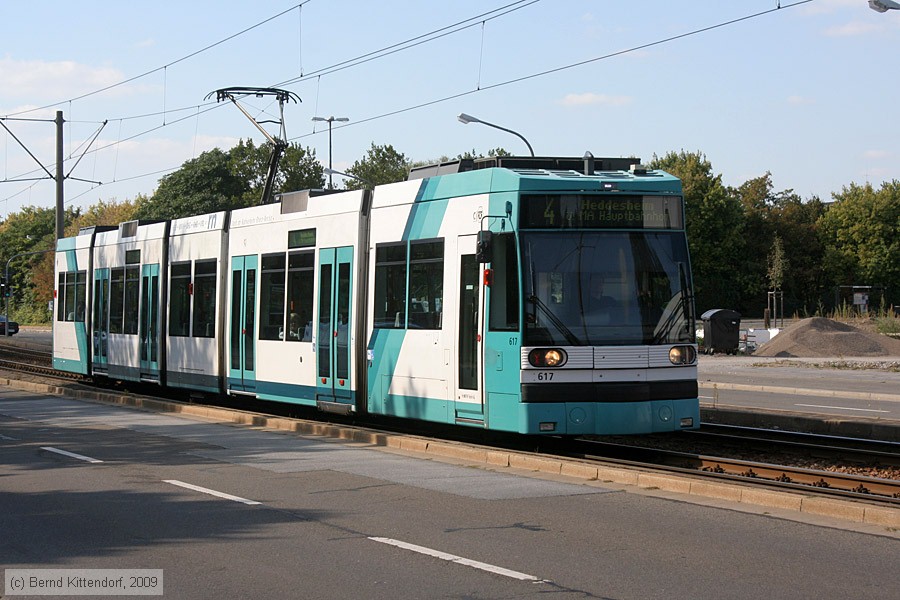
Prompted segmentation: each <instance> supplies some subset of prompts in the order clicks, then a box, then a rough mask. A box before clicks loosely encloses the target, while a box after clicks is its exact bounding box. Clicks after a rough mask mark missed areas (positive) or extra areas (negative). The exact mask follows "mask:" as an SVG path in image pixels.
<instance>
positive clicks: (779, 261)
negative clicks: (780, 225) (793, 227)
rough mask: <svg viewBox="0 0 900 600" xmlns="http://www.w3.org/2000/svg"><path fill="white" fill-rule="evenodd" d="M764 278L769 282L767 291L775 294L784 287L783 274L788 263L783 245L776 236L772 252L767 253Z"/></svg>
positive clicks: (779, 237)
mask: <svg viewBox="0 0 900 600" xmlns="http://www.w3.org/2000/svg"><path fill="white" fill-rule="evenodd" d="M767 262H768V268H767V269H766V277H767V279H768V280H769V289H771V290H773V291H775V292H777V291H779V290H780V289H781V288H782V286H783V285H784V273H785V271H787V268H788V265H789V264H790V261H789V260H788V259H787V257H786V256H785V255H784V243H783V242H782V241H781V236H779V235H776V236H775V241H774V242H772V251H771V252H769V259H768V261H767Z"/></svg>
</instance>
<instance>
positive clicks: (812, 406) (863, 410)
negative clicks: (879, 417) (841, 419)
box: [794, 404, 891, 413]
mask: <svg viewBox="0 0 900 600" xmlns="http://www.w3.org/2000/svg"><path fill="white" fill-rule="evenodd" d="M794 406H806V407H808V408H831V409H834V410H858V411H862V412H874V413H889V412H891V411H889V410H875V409H874V408H852V407H849V406H823V405H821V404H795V405H794Z"/></svg>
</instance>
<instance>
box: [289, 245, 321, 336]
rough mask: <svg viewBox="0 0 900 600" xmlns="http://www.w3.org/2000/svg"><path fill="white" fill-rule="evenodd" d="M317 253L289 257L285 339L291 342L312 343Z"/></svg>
mask: <svg viewBox="0 0 900 600" xmlns="http://www.w3.org/2000/svg"><path fill="white" fill-rule="evenodd" d="M314 262H315V253H314V252H313V251H312V250H307V251H305V252H291V253H290V254H289V255H288V299H287V308H288V310H287V313H288V317H287V325H286V327H285V331H287V336H286V337H285V339H286V340H287V341H289V342H311V341H312V311H313V276H314V274H315V269H314Z"/></svg>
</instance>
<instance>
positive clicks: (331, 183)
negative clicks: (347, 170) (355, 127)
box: [312, 117, 350, 190]
mask: <svg viewBox="0 0 900 600" xmlns="http://www.w3.org/2000/svg"><path fill="white" fill-rule="evenodd" d="M312 120H313V121H322V122H323V123H328V168H329V169H331V124H332V123H334V122H335V121H337V122H339V123H346V122H347V121H349V120H350V119H348V118H347V117H328V118H327V119H326V118H325V117H313V118H312ZM328 188H329V189H332V190H333V189H334V181H333V180H332V177H331V173H329V174H328Z"/></svg>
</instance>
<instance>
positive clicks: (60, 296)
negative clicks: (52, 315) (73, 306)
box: [56, 273, 68, 321]
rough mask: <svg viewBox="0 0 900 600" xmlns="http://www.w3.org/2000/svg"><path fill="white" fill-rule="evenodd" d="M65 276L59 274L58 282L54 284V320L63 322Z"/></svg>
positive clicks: (64, 315)
mask: <svg viewBox="0 0 900 600" xmlns="http://www.w3.org/2000/svg"><path fill="white" fill-rule="evenodd" d="M67 314H68V313H67V312H66V274H65V273H60V274H59V281H58V282H57V284H56V320H57V321H65V320H66V315H67Z"/></svg>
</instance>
